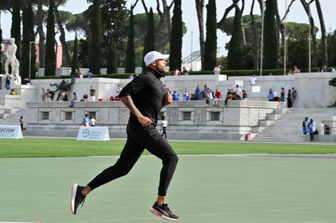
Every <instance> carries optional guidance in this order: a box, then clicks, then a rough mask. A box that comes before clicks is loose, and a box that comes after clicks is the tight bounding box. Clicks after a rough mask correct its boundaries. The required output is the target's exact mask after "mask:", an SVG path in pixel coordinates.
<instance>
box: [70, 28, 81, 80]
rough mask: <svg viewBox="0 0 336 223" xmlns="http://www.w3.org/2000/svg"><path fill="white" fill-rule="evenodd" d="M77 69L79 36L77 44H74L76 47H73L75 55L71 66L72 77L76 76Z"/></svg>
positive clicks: (76, 40) (76, 39)
mask: <svg viewBox="0 0 336 223" xmlns="http://www.w3.org/2000/svg"><path fill="white" fill-rule="evenodd" d="M76 69H79V59H78V38H77V34H76V36H75V42H74V46H73V55H72V64H71V75H72V76H75V73H76Z"/></svg>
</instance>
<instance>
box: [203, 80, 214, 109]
mask: <svg viewBox="0 0 336 223" xmlns="http://www.w3.org/2000/svg"><path fill="white" fill-rule="evenodd" d="M203 97H204V98H205V103H206V104H207V105H210V103H212V100H213V95H212V91H211V89H210V88H208V85H206V84H205V85H204V89H203Z"/></svg>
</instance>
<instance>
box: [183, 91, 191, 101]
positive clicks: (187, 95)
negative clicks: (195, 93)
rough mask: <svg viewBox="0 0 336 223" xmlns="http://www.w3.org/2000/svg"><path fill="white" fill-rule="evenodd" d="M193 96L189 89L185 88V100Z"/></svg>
mask: <svg viewBox="0 0 336 223" xmlns="http://www.w3.org/2000/svg"><path fill="white" fill-rule="evenodd" d="M190 98H191V94H190V92H189V90H188V89H185V91H184V94H183V100H184V101H189V100H190Z"/></svg>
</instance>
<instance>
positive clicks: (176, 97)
mask: <svg viewBox="0 0 336 223" xmlns="http://www.w3.org/2000/svg"><path fill="white" fill-rule="evenodd" d="M172 96H173V101H179V100H180V95H179V93H177V92H176V91H174V92H173V95H172Z"/></svg>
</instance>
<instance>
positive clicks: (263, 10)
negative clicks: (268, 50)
mask: <svg viewBox="0 0 336 223" xmlns="http://www.w3.org/2000/svg"><path fill="white" fill-rule="evenodd" d="M264 17H265V1H264V0H262V12H261V40H260V41H261V43H260V76H262V70H263V54H264V52H263V51H264Z"/></svg>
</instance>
